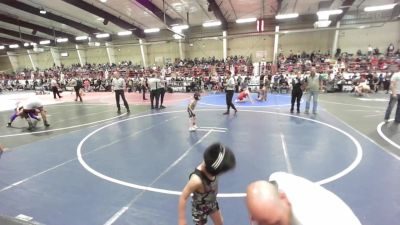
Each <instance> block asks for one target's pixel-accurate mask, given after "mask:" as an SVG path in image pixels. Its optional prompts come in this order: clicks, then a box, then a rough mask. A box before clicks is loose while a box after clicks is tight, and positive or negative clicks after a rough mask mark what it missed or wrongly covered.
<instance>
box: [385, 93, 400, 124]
mask: <svg viewBox="0 0 400 225" xmlns="http://www.w3.org/2000/svg"><path fill="white" fill-rule="evenodd" d="M396 102H397V109H396V116H395V118H394V120H395V121H396V122H398V123H400V94H397V99H396V98H395V97H393V95H390V100H389V104H388V106H387V108H386V113H385V120H388V119H389V118H390V114H391V113H392V109H393V107H394V105H396Z"/></svg>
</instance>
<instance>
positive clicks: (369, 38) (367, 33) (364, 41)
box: [338, 21, 400, 53]
mask: <svg viewBox="0 0 400 225" xmlns="http://www.w3.org/2000/svg"><path fill="white" fill-rule="evenodd" d="M374 25H375V26H380V27H376V28H364V29H357V30H344V31H340V32H339V41H338V47H340V48H341V49H342V52H349V53H356V52H357V50H358V49H360V50H361V51H362V52H366V51H367V48H368V45H369V44H370V45H371V47H373V48H375V47H378V48H379V50H380V51H381V52H386V49H387V47H388V46H389V44H390V43H393V45H394V46H395V49H396V50H397V48H399V47H400V21H396V22H390V23H385V24H384V25H383V26H381V25H382V24H374Z"/></svg>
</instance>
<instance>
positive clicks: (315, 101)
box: [306, 90, 319, 113]
mask: <svg viewBox="0 0 400 225" xmlns="http://www.w3.org/2000/svg"><path fill="white" fill-rule="evenodd" d="M318 95H319V90H318V91H308V92H307V97H306V112H308V111H309V109H310V101H311V97H312V98H313V113H316V112H317V106H318Z"/></svg>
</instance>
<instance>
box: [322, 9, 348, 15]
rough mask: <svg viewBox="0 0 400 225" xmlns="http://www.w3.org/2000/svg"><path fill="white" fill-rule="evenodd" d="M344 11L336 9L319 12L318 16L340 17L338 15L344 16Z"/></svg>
mask: <svg viewBox="0 0 400 225" xmlns="http://www.w3.org/2000/svg"><path fill="white" fill-rule="evenodd" d="M342 12H343V10H341V9H334V10H324V11H318V12H317V15H318V17H320V16H324V15H328V16H330V15H338V14H342Z"/></svg>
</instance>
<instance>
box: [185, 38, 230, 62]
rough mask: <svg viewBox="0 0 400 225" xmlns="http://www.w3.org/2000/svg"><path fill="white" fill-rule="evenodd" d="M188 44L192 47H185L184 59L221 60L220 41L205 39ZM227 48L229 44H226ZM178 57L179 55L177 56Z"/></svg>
mask: <svg viewBox="0 0 400 225" xmlns="http://www.w3.org/2000/svg"><path fill="white" fill-rule="evenodd" d="M190 43H192V44H193V46H190V45H186V51H185V53H186V58H191V59H193V58H198V59H201V58H202V57H204V58H208V57H213V56H215V58H217V59H221V58H222V55H223V53H222V40H219V39H206V40H193V41H191V42H190ZM228 46H229V44H228ZM178 56H179V55H178Z"/></svg>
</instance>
